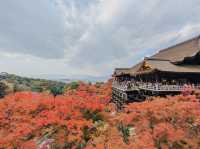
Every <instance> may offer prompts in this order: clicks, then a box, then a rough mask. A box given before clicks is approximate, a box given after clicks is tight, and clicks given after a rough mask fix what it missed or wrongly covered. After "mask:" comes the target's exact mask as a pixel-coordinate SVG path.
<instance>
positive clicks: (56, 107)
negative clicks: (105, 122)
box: [0, 83, 111, 148]
mask: <svg viewBox="0 0 200 149" xmlns="http://www.w3.org/2000/svg"><path fill="white" fill-rule="evenodd" d="M108 86H109V85H107V84H106V85H101V86H100V87H98V88H97V87H96V86H95V85H87V84H83V83H82V84H81V85H80V87H79V88H78V89H77V91H68V92H66V94H65V95H60V96H57V97H55V98H54V97H53V96H52V95H49V94H42V93H41V94H40V93H31V92H19V93H15V94H11V95H8V96H6V97H5V98H4V99H2V100H1V101H0V148H13V147H14V146H18V147H19V148H20V147H21V148H24V147H23V146H26V144H30V143H32V144H34V141H33V140H34V138H36V139H38V140H39V139H40V138H41V137H42V136H43V134H42V133H43V131H47V130H48V129H52V130H51V131H52V132H54V131H55V132H56V131H58V136H59V135H60V134H59V133H60V132H59V131H60V130H61V129H63V131H62V133H65V135H64V136H63V137H65V138H64V140H65V141H67V142H74V141H76V142H77V143H82V138H83V135H84V134H83V129H84V128H87V129H90V128H92V126H93V121H92V119H88V118H85V117H84V114H83V111H84V110H88V111H90V112H91V113H92V112H100V111H102V110H103V109H104V108H105V105H106V104H107V103H108V102H109V100H110V94H111V92H109V90H108V89H107V90H106V88H108ZM109 89H110V87H109ZM105 90H106V92H105ZM110 91H111V90H110ZM46 129H47V130H46ZM54 139H55V141H58V142H59V139H60V138H56V137H54ZM26 140H27V141H26ZM36 145H37V142H35V146H36Z"/></svg>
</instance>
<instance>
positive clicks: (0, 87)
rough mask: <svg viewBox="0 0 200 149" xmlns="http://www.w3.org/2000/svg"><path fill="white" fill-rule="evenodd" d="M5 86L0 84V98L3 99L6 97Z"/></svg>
mask: <svg viewBox="0 0 200 149" xmlns="http://www.w3.org/2000/svg"><path fill="white" fill-rule="evenodd" d="M7 88H8V87H7V86H6V85H5V83H3V82H0V98H3V97H4V96H5V95H6V90H7Z"/></svg>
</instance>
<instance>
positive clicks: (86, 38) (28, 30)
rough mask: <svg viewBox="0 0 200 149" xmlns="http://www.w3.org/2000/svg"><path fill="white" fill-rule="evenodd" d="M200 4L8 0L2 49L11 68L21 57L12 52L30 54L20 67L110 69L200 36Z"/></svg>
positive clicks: (0, 29)
mask: <svg viewBox="0 0 200 149" xmlns="http://www.w3.org/2000/svg"><path fill="white" fill-rule="evenodd" d="M8 7H9V9H8ZM199 9H200V1H199V0H192V1H188V0H176V1H174V0H168V1H162V0H153V1H152V0H143V1H141V0H74V1H72V0H44V1H39V0H35V1H31V3H30V2H27V1H25V0H19V1H17V2H14V1H11V0H7V1H5V2H2V5H1V6H0V11H1V13H0V51H4V57H5V59H4V60H5V61H6V59H9V60H10V61H12V62H13V63H12V66H11V65H9V67H11V68H12V67H14V63H15V61H19V60H18V59H17V58H16V59H15V58H13V57H12V55H13V53H16V54H21V56H22V57H23V56H24V55H26V57H29V62H28V63H27V64H22V62H18V63H16V65H17V64H20V65H23V67H20V68H18V69H17V68H16V69H15V71H17V70H20V71H24V72H26V71H28V72H30V73H43V72H44V71H46V73H55V72H56V73H68V72H70V73H71V74H74V73H80V74H95V75H104V74H109V73H111V72H112V70H113V69H114V68H115V67H128V66H131V65H133V64H135V63H136V62H137V61H139V60H140V59H141V58H142V57H143V56H145V55H151V54H152V53H154V52H156V51H157V50H158V49H160V48H165V47H167V46H170V45H172V44H175V43H177V42H180V41H182V40H185V39H187V38H191V37H193V36H195V35H198V34H199V32H200V18H199ZM4 14H6V15H4ZM5 51H6V52H7V55H5ZM11 57H12V58H11ZM14 57H15V56H14ZM46 58H48V59H49V60H46ZM1 62H3V60H1ZM38 63H41V67H42V69H40V68H37V67H36V66H37V65H38ZM28 65H29V66H31V67H32V69H27V67H28ZM7 66H8V64H7ZM48 66H52V67H51V68H49V67H48Z"/></svg>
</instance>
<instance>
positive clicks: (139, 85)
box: [113, 80, 200, 91]
mask: <svg viewBox="0 0 200 149" xmlns="http://www.w3.org/2000/svg"><path fill="white" fill-rule="evenodd" d="M113 87H115V88H118V89H121V90H136V89H147V90H163V91H171V90H174V91H182V90H184V89H185V88H191V89H200V85H198V84H194V83H181V82H175V81H172V82H167V81H164V82H156V81H154V82H144V81H137V80H124V81H119V80H114V81H113Z"/></svg>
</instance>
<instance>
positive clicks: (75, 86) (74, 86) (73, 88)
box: [70, 82, 79, 90]
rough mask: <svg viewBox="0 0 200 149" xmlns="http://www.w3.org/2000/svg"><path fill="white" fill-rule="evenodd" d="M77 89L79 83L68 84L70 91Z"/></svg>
mask: <svg viewBox="0 0 200 149" xmlns="http://www.w3.org/2000/svg"><path fill="white" fill-rule="evenodd" d="M78 87H79V83H78V82H72V83H71V84H70V88H71V89H72V90H75V89H77V88H78Z"/></svg>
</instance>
